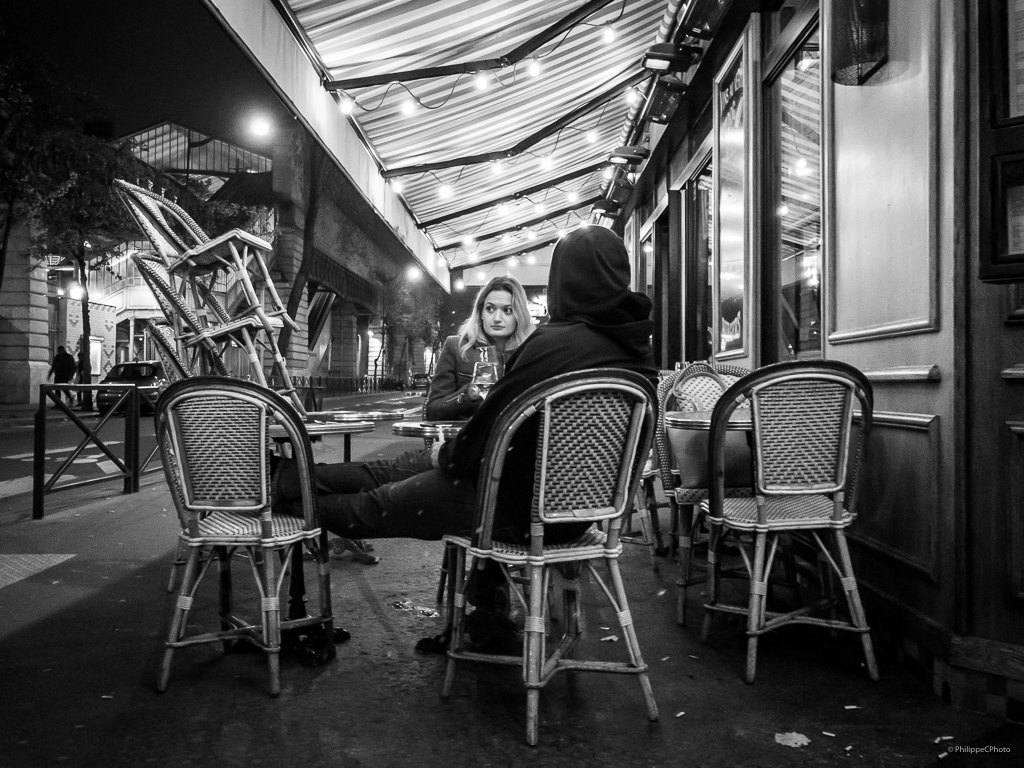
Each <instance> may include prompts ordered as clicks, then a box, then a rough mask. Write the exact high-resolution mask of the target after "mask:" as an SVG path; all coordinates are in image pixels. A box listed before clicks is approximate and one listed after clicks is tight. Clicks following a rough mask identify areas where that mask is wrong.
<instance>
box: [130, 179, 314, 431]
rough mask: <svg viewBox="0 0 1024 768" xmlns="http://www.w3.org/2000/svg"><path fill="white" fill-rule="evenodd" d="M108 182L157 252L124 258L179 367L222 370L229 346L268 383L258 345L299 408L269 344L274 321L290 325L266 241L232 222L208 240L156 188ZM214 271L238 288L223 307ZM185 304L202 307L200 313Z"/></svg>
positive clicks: (224, 372)
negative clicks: (151, 301) (147, 292)
mask: <svg viewBox="0 0 1024 768" xmlns="http://www.w3.org/2000/svg"><path fill="white" fill-rule="evenodd" d="M115 184H116V187H117V191H118V194H119V195H120V197H121V200H122V201H123V202H124V204H125V206H126V207H127V208H128V210H129V212H130V213H131V214H132V216H133V218H134V219H135V221H136V223H138V225H139V227H140V228H141V229H142V231H143V233H144V234H145V235H146V236H147V238H149V240H150V242H151V243H152V245H153V248H154V250H155V251H156V253H157V258H147V257H144V256H141V255H138V254H136V255H134V256H133V257H132V259H133V261H134V262H135V265H136V267H137V268H138V270H139V273H140V274H141V275H142V278H143V280H145V282H146V284H147V285H148V286H149V288H150V289H151V290H152V292H153V295H154V296H155V297H156V299H157V302H158V303H159V305H160V308H161V310H162V311H163V314H164V316H165V319H166V321H167V326H168V327H169V329H170V330H171V331H172V333H173V335H174V338H175V340H176V345H175V346H176V350H177V352H178V355H177V356H178V358H180V359H181V360H182V361H183V362H184V366H183V368H184V370H186V371H189V370H191V371H194V372H197V373H212V374H217V375H222V376H226V375H228V368H227V366H226V364H225V362H224V353H225V351H226V348H227V347H229V346H235V347H238V348H240V349H242V350H243V353H244V354H245V357H246V360H247V363H248V370H249V375H250V377H251V378H252V379H253V380H254V381H257V382H258V383H259V384H261V385H262V386H264V387H267V388H269V384H268V380H267V377H266V374H265V373H264V368H263V362H262V360H261V357H260V351H261V350H262V351H265V352H267V353H269V355H270V357H271V359H272V367H273V372H274V374H275V380H276V381H278V382H279V383H280V385H281V386H280V389H279V390H278V391H279V394H282V395H283V396H285V397H287V398H288V399H289V400H290V401H291V402H292V404H293V406H294V407H295V409H296V410H297V411H298V412H299V414H300V415H302V416H303V417H305V416H307V415H308V414H307V412H306V409H305V406H304V404H303V402H302V398H301V397H299V395H298V393H297V391H296V389H295V387H294V385H293V383H292V379H291V376H290V375H289V373H288V366H287V363H286V362H285V359H284V356H283V355H282V354H281V351H280V349H278V346H277V327H278V326H280V325H281V324H282V323H287V324H288V325H290V326H291V327H292V328H293V329H295V330H297V329H298V326H297V325H296V323H295V321H294V320H292V319H291V318H290V317H289V316H288V314H287V311H286V309H285V307H284V304H283V303H282V302H281V298H280V296H279V295H278V293H277V290H276V288H275V287H274V282H273V280H272V279H271V277H270V273H269V271H268V270H267V265H266V260H265V257H266V255H267V254H268V253H269V252H270V250H271V246H270V244H269V243H268V242H266V241H265V240H262V239H260V238H258V237H255V236H254V235H251V234H249V233H248V232H245V231H243V230H240V229H234V230H232V231H230V232H228V233H226V234H224V235H221V236H220V237H217V238H214V239H212V240H211V239H210V238H209V237H208V236H207V235H206V233H205V232H203V230H202V229H201V228H200V227H199V226H198V225H197V224H196V223H195V221H193V220H192V218H191V217H190V216H189V215H188V214H187V213H186V212H185V211H184V210H183V209H182V208H181V207H179V206H178V205H177V204H175V203H173V202H172V201H170V200H168V199H166V198H165V197H163V196H162V195H159V194H156V193H155V192H153V191H151V190H147V189H143V188H142V187H139V186H137V185H135V184H130V183H128V182H126V181H121V180H117V181H115ZM221 276H224V277H225V278H226V282H227V283H228V284H229V285H230V286H232V288H233V290H235V292H236V293H237V295H238V299H237V300H236V301H234V302H233V305H232V307H231V308H230V309H229V308H228V307H225V306H223V305H222V303H221V302H220V300H219V299H218V298H217V295H216V292H215V291H214V285H215V284H216V282H217V281H218V278H220V277H221ZM257 286H258V287H259V288H260V290H257ZM193 307H196V308H204V309H205V310H206V312H205V313H204V314H205V317H203V318H200V316H199V314H198V313H197V312H196V311H195V310H194V309H193ZM158 346H162V345H160V344H159V343H158Z"/></svg>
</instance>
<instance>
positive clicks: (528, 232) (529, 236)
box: [526, 229, 537, 240]
mask: <svg viewBox="0 0 1024 768" xmlns="http://www.w3.org/2000/svg"><path fill="white" fill-rule="evenodd" d="M526 239H527V240H536V239H537V233H536V232H534V231H533V230H532V229H528V230H526Z"/></svg>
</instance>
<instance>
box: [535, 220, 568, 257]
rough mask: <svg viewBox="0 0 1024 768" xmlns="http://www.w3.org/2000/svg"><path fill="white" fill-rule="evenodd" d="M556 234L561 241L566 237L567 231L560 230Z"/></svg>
mask: <svg viewBox="0 0 1024 768" xmlns="http://www.w3.org/2000/svg"><path fill="white" fill-rule="evenodd" d="M556 234H557V235H558V239H559V240H561V239H562V238H563V237H565V230H564V229H560V230H558V232H557V233H556ZM530 263H531V264H532V263H533V262H530Z"/></svg>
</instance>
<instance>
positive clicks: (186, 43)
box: [0, 0, 292, 150]
mask: <svg viewBox="0 0 1024 768" xmlns="http://www.w3.org/2000/svg"><path fill="white" fill-rule="evenodd" d="M0 20H3V23H5V25H6V26H7V28H8V29H9V30H10V31H11V32H12V33H13V34H14V35H16V36H17V38H18V39H19V40H21V41H22V42H23V43H24V44H25V45H26V47H28V48H29V49H30V50H31V51H32V53H33V55H34V56H37V57H39V58H45V59H48V60H50V61H51V62H53V63H54V64H55V65H56V66H57V67H58V68H59V71H60V73H61V74H64V75H66V76H68V77H71V78H72V79H74V80H76V81H77V82H79V83H80V84H81V86H82V87H83V89H85V90H87V91H90V92H92V93H93V94H94V95H95V96H96V97H98V99H99V100H100V102H101V105H102V110H103V112H104V113H105V114H104V115H103V117H104V119H106V120H108V121H110V122H111V123H112V124H113V135H114V136H115V137H120V136H124V135H127V134H131V133H134V132H135V131H137V130H139V129H142V128H146V127H148V126H150V125H153V124H155V123H160V122H163V121H165V120H173V121H175V122H178V123H182V124H184V125H187V126H191V127H192V128H196V129H198V130H200V131H203V132H204V133H209V134H212V135H214V136H216V137H217V138H223V139H226V140H228V141H232V142H235V143H237V144H240V145H242V146H245V147H248V148H250V149H254V150H266V149H269V145H270V142H271V138H270V137H269V136H268V137H257V136H255V135H253V134H252V133H251V132H250V131H249V130H248V126H249V122H250V121H251V119H252V118H253V117H255V116H257V115H260V116H265V117H268V118H269V119H270V121H271V123H272V124H280V123H281V122H283V121H290V120H292V117H291V115H290V114H289V112H288V111H287V109H286V108H285V106H284V105H283V104H282V103H281V101H280V100H279V99H278V98H277V96H276V95H275V94H274V93H273V91H272V90H271V88H270V86H269V85H267V83H266V82H265V81H264V80H263V78H262V76H261V75H260V73H259V72H258V71H257V70H256V68H255V67H254V66H253V65H252V64H251V63H250V62H249V60H248V59H247V58H246V56H245V55H244V54H243V53H242V51H240V50H239V49H238V47H237V46H236V45H235V43H234V42H233V41H232V40H231V39H230V38H229V37H228V35H227V33H226V32H224V30H223V29H222V28H221V26H220V24H219V23H218V22H217V20H216V19H215V18H214V17H213V15H212V14H211V13H210V11H208V10H207V8H206V7H205V5H204V4H203V3H202V2H201V1H200V0H159V1H157V0H30V1H29V2H4V3H0Z"/></svg>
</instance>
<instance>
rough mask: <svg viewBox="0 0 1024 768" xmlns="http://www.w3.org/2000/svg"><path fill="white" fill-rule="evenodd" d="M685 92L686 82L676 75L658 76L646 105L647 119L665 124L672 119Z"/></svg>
mask: <svg viewBox="0 0 1024 768" xmlns="http://www.w3.org/2000/svg"><path fill="white" fill-rule="evenodd" d="M685 92H686V84H685V83H684V82H683V81H682V79H680V78H679V77H678V76H676V75H666V76H665V77H662V78H659V79H658V83H657V85H655V86H654V92H653V93H652V94H651V100H650V102H649V103H648V105H647V119H648V120H650V121H651V122H652V123H660V124H662V125H665V124H667V123H668V121H669V120H671V119H672V115H673V114H675V111H676V109H677V108H678V107H679V102H680V101H682V99H683V94H684V93H685Z"/></svg>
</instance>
